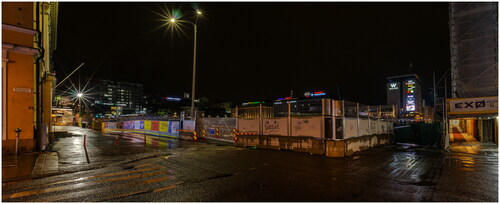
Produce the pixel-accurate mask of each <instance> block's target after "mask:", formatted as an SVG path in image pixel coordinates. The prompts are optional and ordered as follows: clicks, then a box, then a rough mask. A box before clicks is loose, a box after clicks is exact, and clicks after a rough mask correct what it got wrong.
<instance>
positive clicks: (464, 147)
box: [449, 142, 498, 155]
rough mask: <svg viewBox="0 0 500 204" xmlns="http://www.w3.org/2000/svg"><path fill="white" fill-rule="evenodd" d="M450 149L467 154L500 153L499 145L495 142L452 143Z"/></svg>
mask: <svg viewBox="0 0 500 204" xmlns="http://www.w3.org/2000/svg"><path fill="white" fill-rule="evenodd" d="M449 150H450V151H451V152H453V153H466V154H485V155H487V154H498V146H497V145H496V144H494V143H481V142H461V143H456V142H455V143H450V148H449Z"/></svg>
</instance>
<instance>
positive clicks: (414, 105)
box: [387, 74, 423, 119]
mask: <svg viewBox="0 0 500 204" xmlns="http://www.w3.org/2000/svg"><path fill="white" fill-rule="evenodd" d="M387 104H388V105H396V106H397V107H398V110H399V111H398V115H399V117H400V118H406V119H422V118H423V101H422V91H421V86H420V79H419V78H418V76H417V75H416V74H409V75H402V76H394V77H387Z"/></svg>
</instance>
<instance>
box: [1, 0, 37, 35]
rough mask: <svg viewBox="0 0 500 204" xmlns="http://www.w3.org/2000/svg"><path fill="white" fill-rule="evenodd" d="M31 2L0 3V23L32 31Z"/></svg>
mask: <svg viewBox="0 0 500 204" xmlns="http://www.w3.org/2000/svg"><path fill="white" fill-rule="evenodd" d="M33 4H34V3H33V2H2V23H5V24H9V25H13V26H18V27H22V28H28V29H33V19H34V18H33V7H34V6H33Z"/></svg>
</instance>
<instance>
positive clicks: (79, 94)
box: [76, 93, 83, 115]
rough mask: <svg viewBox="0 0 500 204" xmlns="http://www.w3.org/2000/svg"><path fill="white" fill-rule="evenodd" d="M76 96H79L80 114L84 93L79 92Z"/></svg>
mask: <svg viewBox="0 0 500 204" xmlns="http://www.w3.org/2000/svg"><path fill="white" fill-rule="evenodd" d="M76 97H78V114H79V115H81V114H82V113H81V112H82V97H83V93H77V94H76Z"/></svg>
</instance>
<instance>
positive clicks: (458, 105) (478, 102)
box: [447, 96, 498, 114]
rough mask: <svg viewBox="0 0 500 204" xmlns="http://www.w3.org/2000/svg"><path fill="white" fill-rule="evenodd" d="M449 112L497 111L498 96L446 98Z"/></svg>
mask: <svg viewBox="0 0 500 204" xmlns="http://www.w3.org/2000/svg"><path fill="white" fill-rule="evenodd" d="M447 100H448V103H449V114H475V113H497V112H498V97H497V96H493V97H479V98H452V99H447Z"/></svg>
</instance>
